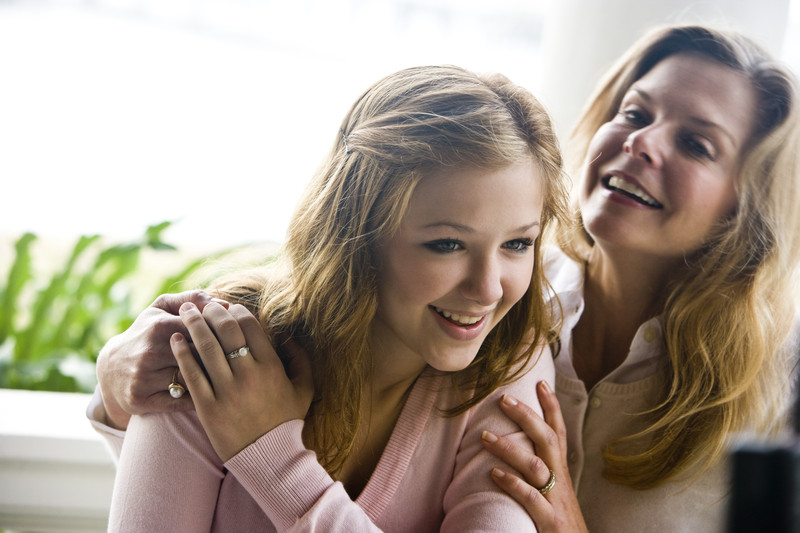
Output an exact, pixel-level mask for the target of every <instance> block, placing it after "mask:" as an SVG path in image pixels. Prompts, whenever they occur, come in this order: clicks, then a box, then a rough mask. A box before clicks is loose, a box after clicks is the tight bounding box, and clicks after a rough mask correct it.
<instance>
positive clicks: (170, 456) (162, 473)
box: [90, 351, 554, 533]
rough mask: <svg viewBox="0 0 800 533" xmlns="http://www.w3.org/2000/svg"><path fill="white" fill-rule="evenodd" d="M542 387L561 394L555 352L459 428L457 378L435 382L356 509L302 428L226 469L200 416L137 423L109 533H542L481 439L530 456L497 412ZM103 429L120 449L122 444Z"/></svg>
mask: <svg viewBox="0 0 800 533" xmlns="http://www.w3.org/2000/svg"><path fill="white" fill-rule="evenodd" d="M540 380H547V381H548V383H550V384H551V385H553V380H554V368H553V361H552V357H551V354H550V352H549V351H545V352H544V353H543V354H542V356H541V357H540V359H539V362H538V364H537V365H536V366H535V367H534V368H533V369H532V370H531V371H529V372H528V373H527V374H525V375H524V376H523V377H522V378H520V379H518V380H517V381H515V382H513V383H511V384H509V385H508V386H505V387H502V388H501V389H498V390H497V391H495V392H494V393H493V394H492V395H490V396H489V397H488V398H487V399H486V400H484V401H483V402H482V403H481V404H479V405H478V406H476V407H474V408H472V409H470V410H469V411H468V412H466V413H464V414H462V415H459V416H457V417H451V418H448V417H444V416H442V415H441V414H440V413H439V412H438V408H446V407H448V406H452V405H454V402H455V401H456V400H455V398H456V397H455V394H454V392H453V391H452V390H451V389H450V387H449V386H448V385H449V379H444V378H442V377H440V376H434V375H433V374H432V373H431V372H427V371H426V372H424V373H423V375H422V376H421V377H420V379H418V380H417V383H416V384H415V385H414V387H413V389H412V390H411V392H410V394H409V396H408V399H407V401H406V404H405V406H404V408H403V411H402V413H401V414H400V417H399V419H398V421H397V424H396V426H395V428H394V431H393V433H392V435H391V438H390V440H389V443H388V444H387V446H386V448H385V450H384V452H383V455H382V456H381V458H380V461H379V463H378V465H377V467H376V469H375V471H374V472H373V474H372V477H371V478H370V480H369V482H368V483H367V485H366V487H365V488H364V490H363V491H362V493H361V494H360V495H359V496H358V498H357V499H356V500H355V501H353V500H351V499H350V497H349V496H348V494H347V492H346V491H345V490H344V487H343V486H342V484H341V483H339V482H335V481H334V480H333V479H331V477H330V476H329V475H328V474H327V473H326V471H325V470H324V469H323V468H322V467H321V466H320V464H319V463H318V462H317V460H316V456H315V454H314V452H312V451H309V450H307V449H306V448H305V447H304V446H303V442H302V439H301V431H302V428H303V422H302V421H301V420H295V421H291V422H287V423H285V424H283V425H281V426H279V427H277V428H275V429H274V430H272V431H270V432H269V433H267V434H266V435H264V436H262V437H261V438H260V439H259V440H258V441H256V442H255V443H253V444H252V445H250V446H248V447H247V448H245V449H244V450H242V452H240V453H239V454H238V455H237V456H235V457H233V458H232V459H231V460H230V461H228V462H227V463H225V464H223V463H222V462H221V461H220V459H219V458H218V457H217V455H216V454H215V453H214V450H213V448H212V447H211V444H210V443H209V441H208V438H207V437H206V435H205V432H204V431H203V428H202V426H201V425H200V423H199V421H198V419H197V416H196V415H195V413H180V414H153V415H145V416H134V417H133V418H132V419H131V423H130V426H129V428H128V432H127V435H124V443H122V444H121V454H120V457H119V463H118V472H117V479H116V483H115V487H114V497H113V501H112V508H111V515H110V521H109V531H135V532H145V531H146V532H150V531H192V532H195V531H224V532H230V531H236V532H240V531H324V532H335V531H341V532H348V533H350V532H355V531H380V530H383V531H413V532H425V531H453V532H459V533H460V532H469V531H504V532H515V533H517V532H525V531H535V527H534V525H533V523H532V521H531V518H530V517H529V516H528V514H527V513H526V512H525V510H524V509H523V508H522V507H521V506H519V505H518V504H517V503H516V502H514V501H513V500H512V499H511V498H510V497H508V496H506V495H505V494H503V493H502V492H501V491H500V490H499V489H498V488H497V487H496V486H495V485H494V483H493V482H492V480H491V478H490V475H489V472H490V470H491V468H492V467H493V466H495V465H499V464H500V463H499V461H498V460H497V459H496V458H494V457H493V456H491V455H490V454H488V453H487V452H485V451H484V450H483V447H482V445H481V439H480V435H481V432H482V431H483V430H487V429H488V430H491V431H494V432H496V433H498V434H510V433H516V434H515V438H517V439H518V440H519V441H520V442H525V443H527V445H528V446H530V442H529V441H527V439H525V438H524V435H523V434H522V433H521V432H519V428H517V427H516V426H515V425H514V424H513V423H512V422H510V421H509V420H508V419H507V418H506V417H505V416H504V415H503V414H502V413H501V411H500V409H499V406H498V405H497V402H498V401H499V398H500V397H501V396H502V394H504V393H509V394H511V395H513V396H515V397H517V398H519V399H520V400H522V401H524V402H526V403H528V404H530V405H534V406H536V407H537V408H538V401H537V399H536V393H535V384H536V383H537V382H538V381H540ZM95 416H97V411H95ZM91 417H92V412H91V410H90V418H91ZM93 423H94V424H95V427H98V429H100V430H101V432H102V433H103V434H104V436H105V437H106V439H107V440H108V441H109V444H111V447H112V449H116V450H119V449H120V441H121V440H122V437H123V434H121V433H119V432H114V431H113V430H109V429H108V428H105V427H104V426H102V423H101V422H99V421H97V420H94V421H93Z"/></svg>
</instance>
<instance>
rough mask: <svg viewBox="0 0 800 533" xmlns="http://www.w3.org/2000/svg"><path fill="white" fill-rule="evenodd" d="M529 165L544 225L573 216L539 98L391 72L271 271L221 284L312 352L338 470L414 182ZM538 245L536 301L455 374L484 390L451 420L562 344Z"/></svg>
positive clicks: (429, 72)
mask: <svg viewBox="0 0 800 533" xmlns="http://www.w3.org/2000/svg"><path fill="white" fill-rule="evenodd" d="M529 157H530V158H532V159H533V160H534V162H535V163H536V165H537V167H538V170H539V171H540V174H541V176H542V179H543V189H542V190H543V194H544V210H543V213H542V225H543V226H546V225H547V223H548V222H550V221H551V220H553V219H555V218H561V219H565V218H566V213H567V206H566V197H567V193H566V188H565V184H564V180H563V172H562V162H561V155H560V152H559V148H558V144H557V140H556V137H555V134H554V132H553V129H552V126H551V123H550V119H549V117H548V115H547V113H546V112H545V110H544V108H543V107H542V106H541V105H540V104H539V102H538V101H537V100H536V99H535V98H534V97H533V96H532V95H531V94H530V93H529V92H527V91H526V90H524V89H522V88H521V87H519V86H517V85H514V84H512V83H511V82H510V81H509V80H508V79H506V78H505V77H503V76H500V75H493V76H478V75H476V74H473V73H470V72H468V71H465V70H463V69H460V68H457V67H452V66H429V67H418V68H410V69H406V70H402V71H400V72H397V73H395V74H391V75H389V76H387V77H385V78H384V79H382V80H380V81H379V82H377V83H376V84H375V85H373V86H372V87H370V88H369V89H368V90H367V91H366V92H365V93H364V94H363V95H362V96H361V97H360V98H359V99H358V100H357V101H356V103H355V104H354V105H353V107H352V108H351V109H350V111H349V112H348V113H347V115H346V117H345V119H344V121H343V123H342V125H341V129H340V131H339V132H337V134H336V138H335V140H334V145H333V148H332V150H331V151H330V153H329V154H328V156H327V159H326V160H325V161H324V163H323V165H322V167H321V168H320V170H319V171H318V172H317V174H316V176H315V177H314V178H313V180H312V181H311V183H310V184H309V186H308V188H307V189H306V192H305V195H304V196H303V198H302V200H301V202H300V205H299V207H298V209H297V211H296V212H295V215H294V217H293V219H292V221H291V224H290V228H289V232H288V235H287V238H286V242H285V245H284V248H283V252H282V254H281V257H280V260H279V262H278V263H279V264H278V265H277V266H275V267H274V268H273V270H272V273H271V274H267V273H265V272H264V271H259V272H255V273H251V274H249V275H248V276H247V277H243V276H242V275H237V276H236V277H234V278H231V279H230V280H228V281H226V282H225V283H223V284H221V285H220V289H221V290H222V293H223V294H224V295H225V296H226V297H229V298H232V299H236V300H240V301H245V302H248V304H249V305H250V307H251V309H253V310H254V312H255V313H256V314H257V316H258V317H259V318H260V320H261V322H262V324H263V326H264V327H265V329H268V330H270V331H272V332H273V333H276V334H288V335H290V336H292V337H294V338H296V339H298V340H300V342H302V343H303V344H304V345H305V346H306V347H307V348H308V350H309V352H310V354H311V357H312V367H313V375H314V383H315V390H316V397H315V400H314V402H313V404H312V407H311V410H310V412H309V414H308V416H307V422H308V423H307V424H306V426H307V429H308V431H307V432H306V434H305V438H306V440H307V442H308V444H309V445H310V447H312V448H313V449H314V450H315V451H316V452H317V454H318V457H319V460H320V462H321V463H322V464H323V465H324V466H325V467H326V468H327V470H328V471H329V472H331V473H332V474H334V475H335V473H336V472H338V470H339V469H340V468H341V466H342V463H343V461H344V460H345V458H346V457H347V455H348V454H349V453H350V450H351V449H352V446H353V442H354V437H355V434H356V430H357V427H358V425H359V422H360V416H361V413H360V410H359V406H360V402H361V396H362V389H363V387H364V385H365V381H366V379H367V376H368V373H369V371H370V368H371V361H372V357H371V348H370V324H371V322H372V320H373V318H374V317H375V314H376V310H377V306H378V303H377V302H378V298H377V296H378V294H377V281H376V274H377V271H376V268H377V266H376V265H377V261H376V252H377V249H378V246H379V244H380V243H382V242H385V241H386V240H387V239H389V237H390V236H391V235H392V234H393V233H394V232H395V231H397V230H398V228H399V225H400V222H401V220H402V218H403V216H404V214H405V212H406V209H407V206H408V203H409V199H410V198H411V195H412V192H413V191H414V187H415V186H416V184H417V183H419V181H420V180H424V179H425V178H426V176H427V175H429V174H430V173H432V172H434V171H436V170H437V169H441V168H443V167H459V166H470V167H478V168H485V169H498V168H502V167H505V166H507V165H510V164H513V163H515V162H518V161H520V160H522V159H524V158H529ZM538 241H539V239H537V242H536V243H535V245H534V253H535V266H534V272H533V276H532V278H531V282H530V286H529V288H528V290H527V292H526V293H525V295H524V296H523V297H522V299H521V300H520V301H519V302H518V303H517V304H516V305H514V306H513V308H512V309H511V310H510V311H509V312H508V314H507V315H506V316H505V317H504V318H503V319H502V321H501V322H500V323H499V324H498V325H497V327H495V328H494V330H493V331H492V332H491V333H490V334H489V336H488V337H487V339H486V341H485V342H484V344H483V346H482V347H481V349H480V351H479V353H478V354H477V357H476V358H475V360H474V361H473V362H472V364H471V365H470V366H469V367H468V368H466V369H465V370H463V371H461V372H457V373H455V378H456V384H457V385H458V386H464V387H469V388H471V389H474V395H471V396H469V397H468V399H466V400H465V401H464V403H463V404H461V405H459V406H457V407H456V408H455V409H453V410H452V411H451V412H449V414H455V413H458V412H463V411H464V410H466V409H468V408H469V407H470V406H472V405H474V404H476V403H478V402H479V401H480V400H482V399H483V398H485V397H486V396H487V395H488V394H489V393H490V392H491V391H492V390H494V389H495V388H496V387H497V386H499V385H501V384H503V383H506V382H508V381H509V380H511V379H513V378H514V377H515V373H516V372H517V370H518V369H519V368H520V365H521V364H522V363H526V362H528V361H529V360H530V359H531V358H532V357H533V354H534V353H535V352H534V350H535V348H536V347H537V346H539V345H541V344H542V343H544V342H545V341H549V340H550V333H551V332H552V331H553V325H552V324H551V322H550V320H551V319H550V318H549V315H550V314H549V313H548V312H547V310H546V309H545V302H544V299H543V286H544V284H545V279H544V277H543V274H542V268H541V254H540V243H539V242H538ZM276 271H277V272H280V273H279V274H276ZM531 331H533V334H532V335H531V333H530V332H531Z"/></svg>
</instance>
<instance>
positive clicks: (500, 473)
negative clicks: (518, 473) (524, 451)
mask: <svg viewBox="0 0 800 533" xmlns="http://www.w3.org/2000/svg"><path fill="white" fill-rule="evenodd" d="M492 475H493V476H494V477H499V478H504V477H506V473H505V472H503V471H502V470H500V469H499V468H492Z"/></svg>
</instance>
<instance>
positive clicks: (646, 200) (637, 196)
mask: <svg viewBox="0 0 800 533" xmlns="http://www.w3.org/2000/svg"><path fill="white" fill-rule="evenodd" d="M602 182H603V187H605V188H606V189H608V190H610V191H614V192H618V193H619V194H621V195H623V196H625V197H627V198H630V199H631V200H634V201H636V202H639V203H640V204H642V205H646V206H647V207H655V208H657V209H661V208H662V207H664V206H663V205H661V204H660V203H659V202H658V201H656V199H655V198H653V197H652V196H650V195H649V194H647V193H646V192H644V191H643V190H642V189H640V188H639V187H637V186H636V185H634V184H633V183H631V182H629V181H626V180H624V179H622V178H618V177H617V176H609V177H607V178H603V180H602Z"/></svg>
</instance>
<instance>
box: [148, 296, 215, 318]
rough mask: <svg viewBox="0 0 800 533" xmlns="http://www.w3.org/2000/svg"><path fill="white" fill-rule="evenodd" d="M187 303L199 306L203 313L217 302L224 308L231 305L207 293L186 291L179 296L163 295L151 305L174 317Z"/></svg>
mask: <svg viewBox="0 0 800 533" xmlns="http://www.w3.org/2000/svg"><path fill="white" fill-rule="evenodd" d="M186 302H190V303H192V304H194V305H195V306H197V308H198V309H200V310H201V311H202V310H203V308H205V306H206V304H208V303H210V302H216V303H218V304H220V305H222V306H223V307H226V308H227V307H228V306H229V304H228V302H226V301H225V300H221V299H219V298H213V297H212V296H211V295H210V294H208V293H207V292H205V291H197V290H195V291H185V292H179V293H177V294H162V295H161V296H159V297H158V298H156V300H155V301H154V302H153V303H152V304H151V305H150V307H154V308H156V309H160V310H162V311H166V312H167V313H170V314H172V315H176V316H177V315H178V313H179V311H180V308H181V306H182V305H183V304H185V303H186Z"/></svg>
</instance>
